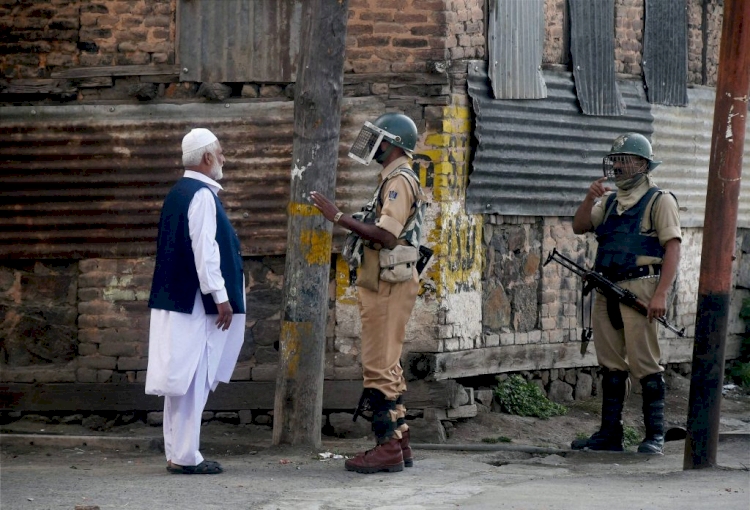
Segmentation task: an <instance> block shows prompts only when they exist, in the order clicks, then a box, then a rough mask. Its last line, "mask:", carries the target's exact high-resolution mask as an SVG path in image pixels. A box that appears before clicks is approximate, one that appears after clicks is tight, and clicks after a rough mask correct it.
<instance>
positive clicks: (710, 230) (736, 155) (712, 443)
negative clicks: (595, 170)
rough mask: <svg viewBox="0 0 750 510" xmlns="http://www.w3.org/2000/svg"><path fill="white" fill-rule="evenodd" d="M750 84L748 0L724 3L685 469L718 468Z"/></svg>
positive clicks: (749, 16) (749, 11)
mask: <svg viewBox="0 0 750 510" xmlns="http://www.w3.org/2000/svg"><path fill="white" fill-rule="evenodd" d="M749 85H750V1H748V0H724V19H723V26H722V31H721V50H720V53H719V75H718V80H717V84H716V102H715V105H714V125H713V133H712V138H711V157H710V160H709V173H708V191H707V194H706V218H705V221H704V226H703V249H702V253H701V273H700V283H699V285H698V314H697V321H696V326H695V345H694V346H693V373H692V378H691V381H690V401H689V404H688V420H687V439H686V441H685V457H684V464H683V468H684V469H697V468H706V467H713V466H716V448H717V444H718V440H719V414H720V411H721V389H722V384H723V376H724V348H725V344H726V334H727V320H728V319H727V315H728V312H729V300H730V297H731V291H732V260H733V259H734V244H735V237H736V230H737V209H738V201H739V194H740V177H741V175H742V151H743V148H744V144H745V118H746V117H747V101H748V92H750V87H749Z"/></svg>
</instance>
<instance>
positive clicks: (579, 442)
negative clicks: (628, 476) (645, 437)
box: [570, 369, 628, 452]
mask: <svg viewBox="0 0 750 510" xmlns="http://www.w3.org/2000/svg"><path fill="white" fill-rule="evenodd" d="M627 383H628V373H627V372H624V371H622V370H607V369H605V372H604V376H603V379H602V393H603V396H602V426H601V428H600V429H599V431H598V432H595V433H594V434H593V435H592V436H591V437H590V438H588V439H576V440H575V441H573V442H572V443H571V444H570V447H571V448H572V449H574V450H584V449H589V450H608V451H613V452H621V451H623V450H624V449H625V448H624V447H623V442H622V439H623V433H622V406H623V403H624V402H625V389H626V388H627Z"/></svg>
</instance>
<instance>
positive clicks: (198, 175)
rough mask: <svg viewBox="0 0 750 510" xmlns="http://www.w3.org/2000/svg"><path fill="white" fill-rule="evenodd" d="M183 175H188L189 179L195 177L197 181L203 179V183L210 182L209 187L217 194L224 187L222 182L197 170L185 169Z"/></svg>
mask: <svg viewBox="0 0 750 510" xmlns="http://www.w3.org/2000/svg"><path fill="white" fill-rule="evenodd" d="M183 177H187V178H188V179H195V180H196V181H201V182H203V183H206V184H208V187H209V188H211V191H213V192H214V193H217V194H218V193H219V191H221V190H223V189H224V188H222V187H221V184H219V183H218V182H216V181H215V180H213V179H211V178H210V177H209V176H207V175H205V174H202V173H200V172H196V171H195V170H185V173H184V174H183Z"/></svg>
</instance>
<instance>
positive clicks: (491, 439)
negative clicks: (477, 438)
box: [482, 436, 512, 444]
mask: <svg viewBox="0 0 750 510" xmlns="http://www.w3.org/2000/svg"><path fill="white" fill-rule="evenodd" d="M511 441H512V439H511V438H509V437H505V436H497V437H485V438H483V439H482V442H483V443H489V444H495V443H510V442H511Z"/></svg>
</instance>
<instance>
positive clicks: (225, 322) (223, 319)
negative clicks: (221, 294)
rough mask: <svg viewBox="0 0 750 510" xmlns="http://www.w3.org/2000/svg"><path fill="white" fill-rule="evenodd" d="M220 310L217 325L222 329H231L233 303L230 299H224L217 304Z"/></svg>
mask: <svg viewBox="0 0 750 510" xmlns="http://www.w3.org/2000/svg"><path fill="white" fill-rule="evenodd" d="M216 308H218V310H219V318H218V319H216V327H217V328H219V329H220V330H222V331H226V330H228V329H229V325H230V324H231V323H232V305H230V304H229V301H224V302H223V303H219V304H217V305H216Z"/></svg>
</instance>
